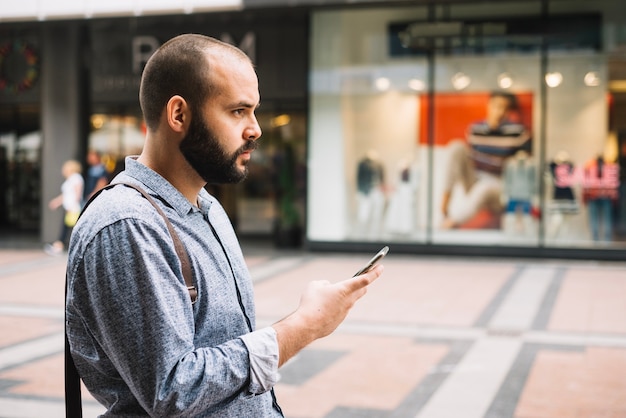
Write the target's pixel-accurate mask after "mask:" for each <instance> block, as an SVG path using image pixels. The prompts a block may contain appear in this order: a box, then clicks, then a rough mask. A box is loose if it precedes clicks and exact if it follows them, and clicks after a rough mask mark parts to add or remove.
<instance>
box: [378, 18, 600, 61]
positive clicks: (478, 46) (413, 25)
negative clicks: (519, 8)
mask: <svg viewBox="0 0 626 418" xmlns="http://www.w3.org/2000/svg"><path fill="white" fill-rule="evenodd" d="M601 27H602V21H601V16H600V15H599V14H584V15H558V16H554V15H552V16H548V17H546V18H542V17H541V16H531V17H520V18H502V19H497V18H496V19H489V20H463V21H441V22H425V21H417V22H416V21H413V22H399V23H391V24H389V26H388V34H389V44H390V54H391V56H406V55H423V54H425V53H427V52H428V51H437V52H438V53H441V54H455V53H474V54H495V53H502V52H536V51H538V50H539V49H540V48H542V47H543V46H544V45H545V47H546V48H548V49H549V50H564V51H573V50H593V51H599V50H601V49H602V41H601ZM544 42H545V44H544Z"/></svg>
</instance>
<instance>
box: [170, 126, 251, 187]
mask: <svg viewBox="0 0 626 418" xmlns="http://www.w3.org/2000/svg"><path fill="white" fill-rule="evenodd" d="M256 147H257V142H256V140H251V141H248V142H246V143H245V144H244V145H243V146H242V147H240V148H239V149H237V150H236V151H235V152H234V153H232V154H228V153H227V152H226V150H225V149H224V148H223V147H222V145H221V144H220V141H219V139H218V138H217V136H216V135H215V133H214V132H213V131H212V130H211V129H210V128H209V127H208V126H207V125H206V123H205V121H204V119H203V118H202V117H201V116H200V117H195V118H192V119H191V124H190V125H189V131H188V132H187V135H186V136H185V138H183V140H182V141H181V143H180V151H181V153H182V154H183V156H184V157H185V159H186V160H187V162H188V163H189V165H191V167H192V168H193V169H194V170H195V171H196V172H197V173H198V174H199V175H200V177H202V179H203V180H204V181H206V182H207V183H211V184H224V183H239V182H241V181H243V180H244V179H245V178H246V176H247V175H248V167H247V163H248V161H244V163H243V164H244V167H243V168H242V169H240V168H239V167H238V166H237V158H238V157H239V156H240V155H241V154H242V153H243V152H245V151H251V150H254V149H256Z"/></svg>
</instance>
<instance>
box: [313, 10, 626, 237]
mask: <svg viewBox="0 0 626 418" xmlns="http://www.w3.org/2000/svg"><path fill="white" fill-rule="evenodd" d="M545 4H547V6H548V7H547V10H543V9H542V3H541V2H535V1H519V2H506V4H502V3H501V2H493V3H479V4H457V5H455V4H451V5H439V6H434V5H433V6H432V7H426V6H419V7H402V8H399V7H396V8H388V9H375V10H374V9H372V10H367V9H359V10H355V9H350V10H340V11H337V10H334V11H319V12H315V13H314V14H313V20H312V39H313V42H312V53H311V57H312V59H311V80H310V132H309V138H310V145H309V150H310V153H309V169H310V173H311V175H310V177H309V183H308V190H309V200H308V238H309V239H310V240H312V241H386V242H415V243H433V244H452V245H459V244H460V245H487V246H498V245H504V246H516V247H517V246H528V247H537V246H543V245H546V246H553V247H590V248H593V247H596V246H605V245H607V243H608V244H609V245H611V246H615V245H621V244H620V242H623V241H624V238H625V237H626V210H625V209H624V208H626V198H625V197H624V196H625V195H626V190H625V187H626V186H624V184H623V183H624V179H625V173H624V171H625V170H624V169H625V168H626V167H625V166H626V122H624V120H626V118H624V117H623V116H624V112H625V111H626V110H625V109H626V93H625V92H626V58H624V54H623V51H624V50H626V12H625V11H624V9H623V7H620V4H619V2H618V1H615V0H605V1H599V2H594V3H593V4H592V3H589V2H586V1H582V0H580V1H579V0H576V1H550V2H548V3H545ZM544 12H547V13H546V14H545V15H544Z"/></svg>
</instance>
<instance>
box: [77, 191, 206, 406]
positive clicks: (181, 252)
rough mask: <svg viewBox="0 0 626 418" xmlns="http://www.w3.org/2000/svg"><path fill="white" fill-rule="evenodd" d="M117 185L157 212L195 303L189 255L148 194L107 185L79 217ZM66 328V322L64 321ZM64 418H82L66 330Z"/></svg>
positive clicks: (195, 294) (194, 289)
mask: <svg viewBox="0 0 626 418" xmlns="http://www.w3.org/2000/svg"><path fill="white" fill-rule="evenodd" d="M118 184H122V185H124V186H128V187H132V188H133V189H135V190H137V191H138V192H139V193H141V195H142V196H143V197H145V198H146V199H147V200H148V202H150V203H151V204H152V206H154V208H155V209H156V210H157V212H159V215H161V217H162V218H163V220H164V221H165V224H166V225H167V230H168V231H169V233H170V235H171V237H172V240H173V241H174V249H175V250H176V254H177V255H178V258H179V259H180V264H181V268H182V272H183V278H184V279H185V285H187V290H188V291H189V297H190V298H191V304H192V305H193V304H194V303H196V299H197V298H198V291H197V289H196V287H195V286H194V285H193V274H192V271H191V262H190V261H189V254H187V250H185V246H184V245H183V243H182V241H181V240H180V238H179V237H178V234H177V233H176V231H175V230H174V226H173V225H172V223H171V222H170V220H169V219H168V218H167V215H165V212H163V210H162V209H161V208H160V207H159V206H158V205H157V204H156V202H155V201H154V199H152V197H150V195H149V194H148V193H146V192H145V191H144V190H143V189H142V188H141V187H138V186H135V185H134V184H130V183H113V184H109V185H107V186H105V187H103V188H102V189H100V190H98V192H96V193H95V194H94V195H93V196H92V197H91V198H90V199H89V201H87V203H86V204H85V206H83V210H82V211H81V215H82V214H83V213H84V212H85V209H87V206H89V205H90V204H91V202H93V201H94V199H95V198H96V197H97V196H98V195H99V194H100V193H102V192H103V191H104V190H107V189H110V188H112V187H115V186H117V185H118ZM65 295H66V297H67V276H66V278H65ZM66 326H67V321H66ZM65 416H66V417H67V418H81V417H82V416H83V411H82V396H81V385H80V376H79V375H78V371H77V370H76V365H75V364H74V360H73V359H72V354H71V352H70V344H69V341H68V339H67V329H66V331H65Z"/></svg>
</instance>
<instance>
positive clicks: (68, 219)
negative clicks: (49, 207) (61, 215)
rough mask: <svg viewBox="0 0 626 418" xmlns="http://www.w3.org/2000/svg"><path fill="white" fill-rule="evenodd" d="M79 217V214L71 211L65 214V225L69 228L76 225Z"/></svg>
mask: <svg viewBox="0 0 626 418" xmlns="http://www.w3.org/2000/svg"><path fill="white" fill-rule="evenodd" d="M79 215H80V212H73V211H68V212H65V225H66V226H69V227H70V228H71V227H73V226H74V225H76V221H78V216H79Z"/></svg>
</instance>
